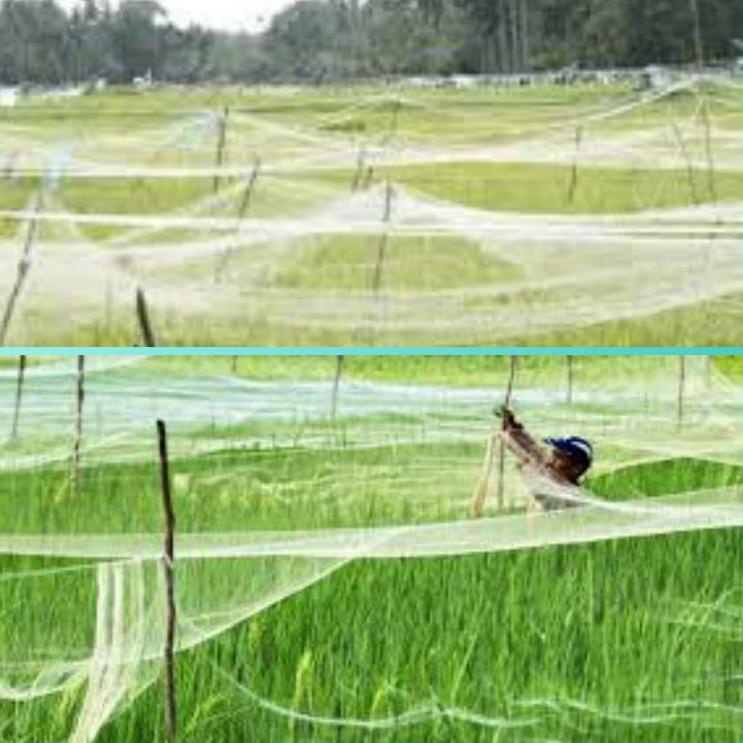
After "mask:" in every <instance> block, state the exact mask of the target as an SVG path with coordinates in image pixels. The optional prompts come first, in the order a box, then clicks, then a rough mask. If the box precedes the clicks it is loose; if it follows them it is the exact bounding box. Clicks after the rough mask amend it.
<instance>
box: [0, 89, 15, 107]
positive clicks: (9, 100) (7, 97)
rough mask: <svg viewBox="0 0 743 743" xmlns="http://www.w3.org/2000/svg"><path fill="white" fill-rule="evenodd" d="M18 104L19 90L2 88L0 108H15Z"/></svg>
mask: <svg viewBox="0 0 743 743" xmlns="http://www.w3.org/2000/svg"><path fill="white" fill-rule="evenodd" d="M17 103H18V88H0V108H13V107H14V106H15V105H16V104H17Z"/></svg>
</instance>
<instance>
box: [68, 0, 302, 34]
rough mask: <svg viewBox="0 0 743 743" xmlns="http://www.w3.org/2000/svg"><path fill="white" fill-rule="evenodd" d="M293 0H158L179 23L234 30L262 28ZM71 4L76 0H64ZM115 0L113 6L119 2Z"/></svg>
mask: <svg viewBox="0 0 743 743" xmlns="http://www.w3.org/2000/svg"><path fill="white" fill-rule="evenodd" d="M293 1H294V0H159V2H160V5H162V6H163V7H164V8H165V10H167V11H168V15H169V16H170V18H171V20H172V21H173V22H174V23H176V24H178V25H179V26H185V25H188V24H189V23H199V24H200V25H202V26H209V27H210V28H219V29H227V30H232V31H237V30H243V31H245V30H247V31H262V30H263V29H264V28H265V26H266V24H267V23H268V21H269V20H270V19H271V16H272V15H273V14H274V13H276V12H278V11H279V10H281V9H282V8H285V7H287V6H288V5H291V4H292V2H293ZM62 4H63V5H65V6H67V7H68V8H69V7H72V6H73V5H75V4H76V2H75V0H63V1H62ZM117 4H118V3H117V2H113V3H112V5H117Z"/></svg>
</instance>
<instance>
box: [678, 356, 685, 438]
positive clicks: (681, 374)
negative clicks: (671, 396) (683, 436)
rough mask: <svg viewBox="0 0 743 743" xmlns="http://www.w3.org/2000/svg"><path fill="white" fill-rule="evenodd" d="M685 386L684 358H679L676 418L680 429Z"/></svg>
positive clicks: (682, 417)
mask: <svg viewBox="0 0 743 743" xmlns="http://www.w3.org/2000/svg"><path fill="white" fill-rule="evenodd" d="M685 386H686V356H679V386H678V403H677V416H678V427H679V428H681V426H682V424H683V422H684V393H685Z"/></svg>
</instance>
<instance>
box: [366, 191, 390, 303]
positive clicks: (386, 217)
mask: <svg viewBox="0 0 743 743" xmlns="http://www.w3.org/2000/svg"><path fill="white" fill-rule="evenodd" d="M394 195H395V192H394V189H393V188H392V184H391V183H390V182H389V181H387V183H386V184H385V191H384V211H383V213H382V221H383V222H384V223H385V224H389V223H390V221H391V220H392V202H393V199H394ZM389 239H390V233H389V231H388V230H387V229H385V231H384V232H383V233H382V235H381V237H380V238H379V246H378V248H377V262H376V264H375V266H374V276H373V278H372V290H373V291H374V294H378V293H379V290H380V288H381V286H382V276H383V274H384V261H385V258H386V256H387V244H388V243H389Z"/></svg>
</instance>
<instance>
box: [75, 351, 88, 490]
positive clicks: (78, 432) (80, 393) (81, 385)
mask: <svg viewBox="0 0 743 743" xmlns="http://www.w3.org/2000/svg"><path fill="white" fill-rule="evenodd" d="M84 403H85V356H82V355H80V356H78V357H77V413H76V415H75V441H74V444H73V446H72V484H73V487H74V490H75V492H76V493H77V492H79V491H80V484H81V478H80V462H81V460H82V447H83V405H84Z"/></svg>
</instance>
